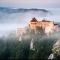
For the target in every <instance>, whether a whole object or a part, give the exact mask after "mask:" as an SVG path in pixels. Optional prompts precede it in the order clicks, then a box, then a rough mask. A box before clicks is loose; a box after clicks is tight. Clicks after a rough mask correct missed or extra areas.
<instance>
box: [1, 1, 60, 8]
mask: <svg viewBox="0 0 60 60" xmlns="http://www.w3.org/2000/svg"><path fill="white" fill-rule="evenodd" d="M0 6H9V7H15V8H18V7H19V8H60V0H0Z"/></svg>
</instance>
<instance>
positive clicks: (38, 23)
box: [29, 17, 58, 33]
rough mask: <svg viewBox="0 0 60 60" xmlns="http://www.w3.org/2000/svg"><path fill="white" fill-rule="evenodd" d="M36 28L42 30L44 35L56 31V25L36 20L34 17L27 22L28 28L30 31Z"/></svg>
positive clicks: (51, 22)
mask: <svg viewBox="0 0 60 60" xmlns="http://www.w3.org/2000/svg"><path fill="white" fill-rule="evenodd" d="M37 27H39V28H42V29H43V30H44V31H45V33H52V32H54V31H55V30H56V31H58V24H55V23H54V22H53V21H49V20H42V21H41V20H39V21H38V20H37V19H36V18H35V17H34V18H32V20H30V22H29V28H30V29H31V30H36V29H37Z"/></svg>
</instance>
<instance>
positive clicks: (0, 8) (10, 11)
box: [0, 7, 50, 13]
mask: <svg viewBox="0 0 60 60" xmlns="http://www.w3.org/2000/svg"><path fill="white" fill-rule="evenodd" d="M0 11H1V12H8V13H17V12H29V11H42V12H44V13H49V12H50V11H48V10H46V9H36V8H31V9H25V8H16V9H14V8H9V7H0Z"/></svg>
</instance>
